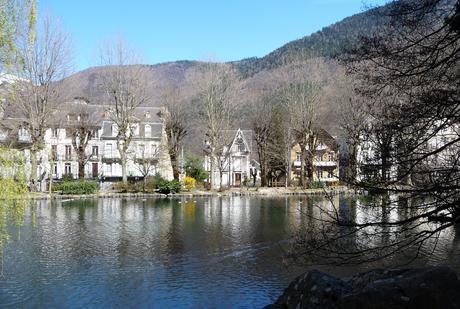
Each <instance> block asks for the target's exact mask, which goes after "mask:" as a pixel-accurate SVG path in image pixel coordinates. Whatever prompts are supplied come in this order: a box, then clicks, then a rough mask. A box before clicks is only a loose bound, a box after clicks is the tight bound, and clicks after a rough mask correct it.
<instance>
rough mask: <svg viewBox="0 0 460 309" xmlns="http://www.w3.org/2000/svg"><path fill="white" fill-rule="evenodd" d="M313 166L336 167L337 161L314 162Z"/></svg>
mask: <svg viewBox="0 0 460 309" xmlns="http://www.w3.org/2000/svg"><path fill="white" fill-rule="evenodd" d="M313 165H314V166H319V167H323V166H324V167H335V166H337V161H314V162H313Z"/></svg>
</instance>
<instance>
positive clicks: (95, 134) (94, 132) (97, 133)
mask: <svg viewBox="0 0 460 309" xmlns="http://www.w3.org/2000/svg"><path fill="white" fill-rule="evenodd" d="M93 138H99V130H97V129H96V130H93Z"/></svg>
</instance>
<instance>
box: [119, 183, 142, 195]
mask: <svg viewBox="0 0 460 309" xmlns="http://www.w3.org/2000/svg"><path fill="white" fill-rule="evenodd" d="M113 189H114V190H115V191H117V192H120V193H131V192H137V191H138V189H139V188H138V187H137V185H136V183H134V182H130V181H128V183H126V184H125V183H123V182H122V181H119V182H116V183H114V184H113ZM141 189H142V187H141Z"/></svg>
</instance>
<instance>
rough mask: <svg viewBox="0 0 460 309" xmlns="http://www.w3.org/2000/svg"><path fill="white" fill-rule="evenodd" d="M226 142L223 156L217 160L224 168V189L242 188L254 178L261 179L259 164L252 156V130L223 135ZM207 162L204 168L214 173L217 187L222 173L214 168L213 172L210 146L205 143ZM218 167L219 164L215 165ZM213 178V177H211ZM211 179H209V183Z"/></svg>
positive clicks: (230, 132)
mask: <svg viewBox="0 0 460 309" xmlns="http://www.w3.org/2000/svg"><path fill="white" fill-rule="evenodd" d="M223 138H224V139H225V140H226V142H225V146H224V149H223V151H222V153H223V155H222V156H221V157H220V158H217V160H220V161H221V166H222V167H223V172H222V186H224V187H241V186H243V185H244V184H245V183H246V182H248V183H249V181H250V179H251V178H252V177H259V174H260V173H258V170H259V168H258V164H257V162H256V161H255V160H253V159H251V154H252V131H251V130H242V129H238V130H228V131H225V132H224V134H223ZM204 151H205V160H204V168H205V170H206V171H208V173H213V175H214V177H212V178H213V182H214V184H213V185H214V186H215V187H219V185H220V183H221V179H220V178H221V173H220V171H219V170H217V169H216V168H214V170H213V171H212V170H211V166H212V164H211V157H210V152H209V145H208V144H206V143H205V149H204ZM214 166H217V164H214ZM210 178H211V177H210ZM209 181H210V179H208V182H209Z"/></svg>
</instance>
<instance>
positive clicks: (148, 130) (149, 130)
mask: <svg viewBox="0 0 460 309" xmlns="http://www.w3.org/2000/svg"><path fill="white" fill-rule="evenodd" d="M144 130H145V137H152V127H151V126H150V125H149V124H146V125H145V127H144Z"/></svg>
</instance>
